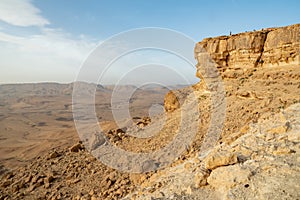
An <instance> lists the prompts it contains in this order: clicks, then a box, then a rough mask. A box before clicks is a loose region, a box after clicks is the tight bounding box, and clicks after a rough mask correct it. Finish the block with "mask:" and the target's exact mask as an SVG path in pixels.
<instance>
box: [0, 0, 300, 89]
mask: <svg viewBox="0 0 300 200" xmlns="http://www.w3.org/2000/svg"><path fill="white" fill-rule="evenodd" d="M299 2H300V1H298V0H294V1H293V0H292V1H280V0H277V1H276V0H273V1H271V0H266V1H258V0H255V1H246V0H243V1H242V0H231V1H230V0H228V1H225V0H220V1H200V0H198V1H192V0H190V1H189V0H186V1H184V0H181V1H179V0H178V1H176V0H147V1H146V0H106V1H104V0H89V1H87V0H76V1H70V0H69V1H68V0H35V1H30V0H0V83H14V82H43V81H55V82H72V81H74V80H75V79H76V75H77V73H78V72H79V70H80V66H81V64H82V63H83V61H84V60H85V58H87V56H88V55H89V53H90V52H91V50H92V49H94V48H95V47H96V45H97V44H99V43H101V42H102V41H105V40H106V39H107V38H109V37H111V36H112V35H114V34H118V33H119V32H122V31H126V30H130V29H133V28H143V27H162V28H168V29H174V30H176V31H179V32H182V33H184V34H186V35H187V36H189V37H191V38H192V39H193V40H194V41H200V40H202V39H203V38H205V37H212V36H218V35H228V34H229V32H230V31H231V32H232V33H238V32H244V31H252V30H254V29H256V30H259V29H261V28H266V27H277V26H286V25H290V24H295V23H299V22H300V14H299V8H300V3H299ZM147 53H149V52H147ZM192 53H193V49H191V54H192ZM150 54H151V53H150ZM151 55H154V54H153V53H152V54H151ZM155 55H156V56H158V57H159V56H160V55H159V54H155ZM161 56H164V55H161ZM142 57H143V59H144V57H145V55H144V56H142ZM127 64H128V63H127ZM173 64H174V63H173ZM170 65H172V63H171V64H170ZM177 67H178V66H177ZM179 68H180V67H179ZM181 70H182V71H184V70H185V66H184V65H182V67H181ZM115 71H116V70H115ZM112 73H113V72H112ZM189 76H191V79H193V81H195V80H194V79H195V77H194V72H193V71H191V73H190V75H189ZM112 77H117V76H116V74H112ZM139 78H140V79H143V75H141V76H139ZM163 78H164V79H165V80H167V81H170V82H172V81H171V80H172V77H163ZM113 82H114V81H112V83H113ZM175 83H176V81H175ZM172 84H173V82H172Z"/></svg>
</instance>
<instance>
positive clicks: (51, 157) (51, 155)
mask: <svg viewBox="0 0 300 200" xmlns="http://www.w3.org/2000/svg"><path fill="white" fill-rule="evenodd" d="M58 156H59V154H58V153H57V152H56V151H54V152H52V153H51V154H50V155H49V158H50V159H53V158H57V157H58Z"/></svg>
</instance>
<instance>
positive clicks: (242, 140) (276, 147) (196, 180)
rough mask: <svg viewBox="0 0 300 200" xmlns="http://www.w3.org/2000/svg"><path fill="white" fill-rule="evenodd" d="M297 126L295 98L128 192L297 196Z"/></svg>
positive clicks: (143, 195) (144, 195)
mask: <svg viewBox="0 0 300 200" xmlns="http://www.w3.org/2000/svg"><path fill="white" fill-rule="evenodd" d="M299 128H300V104H299V103H298V104H294V105H292V106H290V107H289V108H287V109H285V110H282V111H281V112H280V113H277V114H275V115H272V116H270V117H269V118H268V119H261V120H259V121H258V122H257V123H253V124H250V125H249V126H248V129H247V131H246V133H245V134H244V135H243V136H241V137H239V138H238V139H237V140H235V141H233V142H231V143H230V144H225V143H223V144H219V145H216V146H215V147H214V148H213V149H212V150H211V151H210V152H209V153H208V154H205V153H204V154H203V152H202V154H200V155H198V156H195V157H193V158H190V159H188V160H186V161H184V162H183V163H182V164H180V165H177V166H175V167H173V168H168V169H166V170H165V171H161V172H159V173H158V174H157V175H156V176H155V175H154V176H152V177H151V178H150V180H149V181H148V182H144V183H143V184H141V188H140V191H138V192H136V193H134V194H133V195H132V196H130V197H135V198H134V199H207V200H210V199H211V200H215V199H220V200H221V199H227V200H229V199H278V200H279V199H299V198H300V193H299V184H297V183H298V180H299V178H300V173H299V172H300V162H299V161H300V160H299V158H300V157H299V155H300V129H299ZM241 131H244V130H241ZM205 185H206V186H205ZM203 186H205V187H203ZM127 199H128V200H129V199H130V198H129V197H128V198H126V200H127Z"/></svg>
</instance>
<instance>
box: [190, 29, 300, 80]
mask: <svg viewBox="0 0 300 200" xmlns="http://www.w3.org/2000/svg"><path fill="white" fill-rule="evenodd" d="M204 51H207V52H208V53H209V54H210V56H211V57H212V59H213V60H214V61H215V62H216V63H217V65H218V68H219V70H220V72H221V73H222V75H223V77H225V78H227V77H228V78H230V77H232V74H233V73H232V70H235V71H236V73H242V71H243V70H247V69H249V68H255V67H272V66H284V65H299V64H300V53H299V52H300V24H295V25H292V26H287V27H281V28H268V29H262V30H261V31H254V32H245V33H239V34H234V35H230V36H220V37H215V38H206V39H204V40H203V41H201V42H199V43H197V44H196V47H195V58H196V59H197V60H198V61H199V63H198V65H197V68H198V69H199V68H201V60H199V55H201V53H203V52H204ZM198 72H199V70H198ZM230 72H231V73H230ZM197 76H198V77H200V78H201V75H199V74H197Z"/></svg>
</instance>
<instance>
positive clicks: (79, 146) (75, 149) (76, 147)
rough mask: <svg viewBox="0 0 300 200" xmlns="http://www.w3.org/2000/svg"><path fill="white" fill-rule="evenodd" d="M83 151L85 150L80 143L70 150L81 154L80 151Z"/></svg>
mask: <svg viewBox="0 0 300 200" xmlns="http://www.w3.org/2000/svg"><path fill="white" fill-rule="evenodd" d="M82 149H83V147H82V145H81V144H80V143H78V144H75V145H73V146H72V147H71V148H70V151H71V152H79V151H80V150H82Z"/></svg>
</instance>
